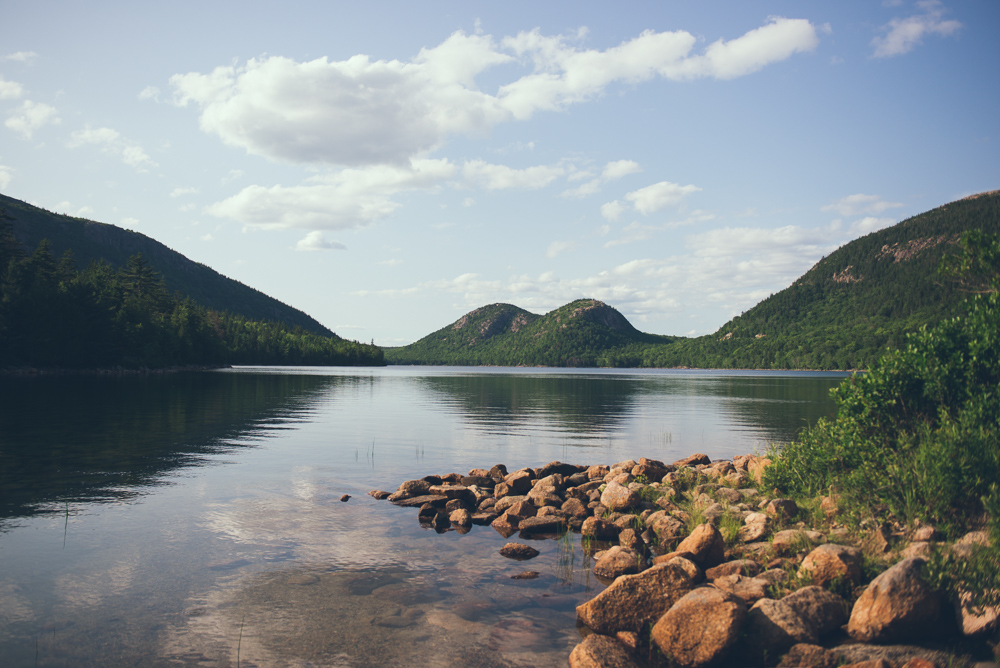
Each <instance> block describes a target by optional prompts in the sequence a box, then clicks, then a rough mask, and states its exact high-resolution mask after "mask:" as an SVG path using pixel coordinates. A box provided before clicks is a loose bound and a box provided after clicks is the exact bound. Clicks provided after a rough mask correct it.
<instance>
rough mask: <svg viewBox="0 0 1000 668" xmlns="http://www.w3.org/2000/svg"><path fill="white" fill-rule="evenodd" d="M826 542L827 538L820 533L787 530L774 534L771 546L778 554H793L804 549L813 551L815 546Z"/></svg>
mask: <svg viewBox="0 0 1000 668" xmlns="http://www.w3.org/2000/svg"><path fill="white" fill-rule="evenodd" d="M825 542H826V536H824V535H823V534H821V533H820V532H818V531H806V530H804V529H786V530H784V531H779V532H778V533H776V534H774V540H773V541H772V542H771V546H772V547H773V548H774V549H775V551H777V552H778V554H792V553H794V552H798V551H799V550H802V549H811V548H812V547H813V546H814V545H818V544H820V543H825Z"/></svg>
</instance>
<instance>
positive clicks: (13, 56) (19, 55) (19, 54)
mask: <svg viewBox="0 0 1000 668" xmlns="http://www.w3.org/2000/svg"><path fill="white" fill-rule="evenodd" d="M37 57H38V54H37V53H35V52H34V51H16V52H14V53H9V54H7V55H6V56H4V57H3V59H4V60H12V61H14V62H18V63H30V62H31V61H32V60H34V59H35V58H37Z"/></svg>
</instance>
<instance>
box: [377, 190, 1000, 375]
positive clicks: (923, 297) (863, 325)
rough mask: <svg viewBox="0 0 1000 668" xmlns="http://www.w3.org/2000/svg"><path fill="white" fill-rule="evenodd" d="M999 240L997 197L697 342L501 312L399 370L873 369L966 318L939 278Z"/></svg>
mask: <svg viewBox="0 0 1000 668" xmlns="http://www.w3.org/2000/svg"><path fill="white" fill-rule="evenodd" d="M971 230H979V231H982V232H984V233H986V234H993V235H997V234H1000V191H992V192H987V193H981V194H979V195H973V196H971V197H966V198H964V199H961V200H958V201H955V202H951V203H949V204H945V205H944V206H941V207H938V208H936V209H933V210H931V211H928V212H926V213H922V214H919V215H917V216H914V217H912V218H909V219H907V220H904V221H902V222H900V223H898V224H896V225H893V226H892V227H888V228H885V229H883V230H879V231H876V232H872V233H870V234H867V235H865V236H864V237H861V238H860V239H856V240H854V241H852V242H850V243H847V244H845V245H844V246H842V247H841V248H839V249H837V250H836V251H834V252H833V253H832V254H831V255H830V256H829V257H824V258H823V259H821V260H820V261H819V262H817V263H816V265H815V266H813V267H812V269H810V270H809V271H808V272H806V273H805V274H804V275H803V276H802V277H800V278H799V279H798V280H796V281H795V282H794V283H793V284H792V285H791V286H789V287H788V288H786V289H784V290H782V291H780V292H778V293H776V294H773V295H771V296H770V297H768V298H767V299H765V300H764V301H762V302H760V303H759V304H757V305H756V306H754V307H753V308H752V309H750V310H749V311H747V312H745V313H743V314H742V315H740V316H737V317H736V318H733V319H732V320H731V321H729V322H728V323H726V324H725V325H723V326H722V327H721V328H720V329H719V331H718V332H716V333H714V334H711V335H708V336H702V337H698V338H685V337H668V336H657V335H654V334H644V333H642V332H639V331H638V330H636V329H635V328H634V327H632V325H631V324H630V323H629V322H628V320H627V319H625V317H624V316H622V315H621V313H619V312H618V311H616V310H615V309H613V308H612V307H610V306H608V305H606V304H604V303H602V302H599V301H596V300H579V301H575V302H572V303H571V304H567V305H566V306H563V307H561V308H558V309H556V310H555V311H552V312H551V313H547V314H546V315H544V316H537V315H535V314H532V313H529V312H528V311H525V310H523V309H520V308H518V307H516V306H513V305H511V304H492V305H490V306H484V307H482V308H479V309H476V310H475V311H472V312H470V313H468V314H467V315H465V316H463V317H462V318H460V319H459V320H458V321H456V322H455V323H453V324H451V325H449V326H448V327H445V328H444V329H440V330H438V331H437V332H434V333H433V334H430V335H428V336H426V337H424V338H422V339H420V340H419V341H417V342H416V343H413V344H411V345H409V346H405V347H402V348H390V349H386V361H388V362H389V363H390V364H485V365H508V366H516V365H545V366H615V367H696V368H752V369H860V368H867V367H868V365H870V364H871V363H872V362H874V361H875V360H876V359H877V358H878V357H880V356H881V355H882V353H884V352H885V350H886V349H887V348H890V347H892V348H896V347H900V346H901V345H902V344H903V343H904V342H905V341H906V335H907V333H909V332H913V331H916V330H917V329H919V328H920V327H921V326H924V325H932V324H934V323H937V322H939V321H940V320H942V319H944V318H948V317H953V316H955V315H957V314H958V313H960V312H961V305H962V302H963V301H964V300H965V298H966V297H967V293H964V292H962V290H961V289H960V288H959V287H958V286H957V285H956V284H955V283H953V282H952V281H950V280H948V279H946V278H945V277H943V276H942V275H941V274H940V272H939V269H938V268H939V267H940V266H941V262H942V259H943V258H944V256H945V255H946V254H953V253H956V252H958V242H959V240H960V239H961V238H962V235H963V233H965V232H968V231H971Z"/></svg>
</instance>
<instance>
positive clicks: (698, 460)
mask: <svg viewBox="0 0 1000 668" xmlns="http://www.w3.org/2000/svg"><path fill="white" fill-rule="evenodd" d="M711 463H712V460H711V459H709V457H708V455H703V454H700V453H699V454H694V455H690V456H688V457H685V458H684V459H678V460H677V461H676V462H674V464H673V465H674V466H675V467H677V468H682V467H684V466H697V465H698V464H705V465H706V466H707V465H708V464H711Z"/></svg>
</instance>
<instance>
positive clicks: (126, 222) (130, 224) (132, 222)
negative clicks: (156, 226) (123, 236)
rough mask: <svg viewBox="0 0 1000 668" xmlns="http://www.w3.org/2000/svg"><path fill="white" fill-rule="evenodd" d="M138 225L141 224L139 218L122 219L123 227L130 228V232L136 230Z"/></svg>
mask: <svg viewBox="0 0 1000 668" xmlns="http://www.w3.org/2000/svg"><path fill="white" fill-rule="evenodd" d="M138 224H139V219H138V218H122V222H121V225H122V227H125V228H128V229H130V230H134V229H135V228H136V226H137V225H138Z"/></svg>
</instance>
